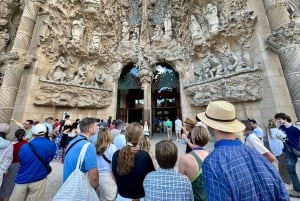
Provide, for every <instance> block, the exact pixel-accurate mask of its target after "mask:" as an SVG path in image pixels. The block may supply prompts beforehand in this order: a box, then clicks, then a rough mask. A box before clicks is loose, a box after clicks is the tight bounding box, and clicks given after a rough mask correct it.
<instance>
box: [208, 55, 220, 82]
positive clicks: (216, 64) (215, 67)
mask: <svg viewBox="0 0 300 201" xmlns="http://www.w3.org/2000/svg"><path fill="white" fill-rule="evenodd" d="M208 61H209V63H210V65H211V71H212V72H213V73H214V77H215V78H219V77H221V76H222V75H223V74H224V67H223V65H222V63H221V61H220V59H219V58H218V57H216V56H215V55H214V54H209V55H208Z"/></svg>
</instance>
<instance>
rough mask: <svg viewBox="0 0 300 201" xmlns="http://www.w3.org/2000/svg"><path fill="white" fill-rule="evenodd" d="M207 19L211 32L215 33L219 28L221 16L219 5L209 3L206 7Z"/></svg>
mask: <svg viewBox="0 0 300 201" xmlns="http://www.w3.org/2000/svg"><path fill="white" fill-rule="evenodd" d="M205 19H206V21H207V24H208V28H209V32H210V33H215V32H217V31H218V28H219V17H218V9H217V6H215V5H213V4H211V3H209V4H207V7H206V13H205Z"/></svg>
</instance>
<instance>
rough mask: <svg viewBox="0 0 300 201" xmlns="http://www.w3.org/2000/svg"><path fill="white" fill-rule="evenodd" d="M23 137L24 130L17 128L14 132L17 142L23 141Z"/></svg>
mask: <svg viewBox="0 0 300 201" xmlns="http://www.w3.org/2000/svg"><path fill="white" fill-rule="evenodd" d="M24 136H25V130H24V129H21V128H19V129H17V130H16V131H15V137H16V138H17V140H18V141H19V142H20V141H22V140H23V138H24Z"/></svg>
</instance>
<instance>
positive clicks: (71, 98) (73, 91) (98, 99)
mask: <svg viewBox="0 0 300 201" xmlns="http://www.w3.org/2000/svg"><path fill="white" fill-rule="evenodd" d="M111 92H112V90H110V89H104V88H102V89H98V88H92V87H91V86H78V85H76V84H68V85H64V84H61V83H57V82H53V81H44V80H41V85H40V89H39V90H38V91H37V92H36V96H35V100H34V104H35V105H44V106H45V105H46V106H61V107H79V108H80V107H83V108H104V107H108V106H109V105H110V103H111V98H112V93H111Z"/></svg>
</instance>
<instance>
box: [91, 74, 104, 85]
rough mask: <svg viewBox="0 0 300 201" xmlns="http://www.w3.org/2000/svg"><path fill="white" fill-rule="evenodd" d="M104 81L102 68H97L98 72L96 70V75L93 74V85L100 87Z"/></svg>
mask: <svg viewBox="0 0 300 201" xmlns="http://www.w3.org/2000/svg"><path fill="white" fill-rule="evenodd" d="M104 81H105V76H104V74H103V70H99V71H98V72H96V75H95V76H94V79H93V82H92V83H93V86H94V87H100V86H101V85H103V84H104Z"/></svg>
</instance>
